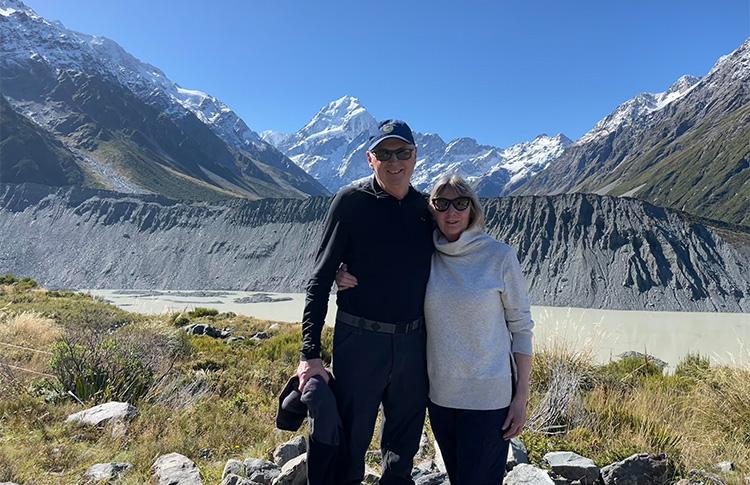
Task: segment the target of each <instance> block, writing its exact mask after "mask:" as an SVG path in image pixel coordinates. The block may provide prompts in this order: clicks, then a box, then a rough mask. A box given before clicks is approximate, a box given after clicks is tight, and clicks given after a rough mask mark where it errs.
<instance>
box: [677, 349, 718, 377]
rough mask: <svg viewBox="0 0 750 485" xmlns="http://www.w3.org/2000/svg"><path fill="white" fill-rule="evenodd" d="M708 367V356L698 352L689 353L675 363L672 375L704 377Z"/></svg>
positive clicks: (709, 366)
mask: <svg viewBox="0 0 750 485" xmlns="http://www.w3.org/2000/svg"><path fill="white" fill-rule="evenodd" d="M710 368H711V361H710V360H709V359H708V357H703V356H702V355H700V354H693V353H689V354H687V355H686V356H685V357H683V359H682V360H681V361H680V362H679V363H678V364H677V367H675V371H674V375H675V376H679V377H685V378H688V379H693V380H701V379H703V378H704V377H706V375H707V373H708V371H709V369H710Z"/></svg>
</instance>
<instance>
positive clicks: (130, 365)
mask: <svg viewBox="0 0 750 485" xmlns="http://www.w3.org/2000/svg"><path fill="white" fill-rule="evenodd" d="M182 342H183V341H182V340H181V339H179V338H174V336H172V335H169V334H164V333H160V332H154V331H152V330H151V329H148V328H139V329H136V330H130V331H128V329H123V330H121V331H118V332H111V331H103V330H102V329H97V328H91V327H84V328H82V329H80V330H78V331H75V332H70V333H68V334H67V335H66V336H64V337H63V338H61V339H59V340H58V341H57V342H55V344H53V346H52V357H51V359H50V369H51V370H52V373H53V374H54V375H55V376H56V377H57V379H58V381H59V382H60V386H61V387H62V390H63V391H65V392H72V393H73V394H75V396H76V397H78V398H79V399H80V400H82V401H94V402H105V401H110V400H119V401H127V402H131V403H132V402H135V401H137V400H138V399H140V398H141V397H143V396H144V395H145V394H146V393H147V392H148V390H149V389H150V387H151V385H152V384H153V383H154V382H155V380H156V379H157V376H158V374H159V373H161V372H167V370H168V369H170V368H171V367H172V363H173V362H174V360H175V359H176V358H177V356H178V355H179V354H180V353H181V351H182V350H183V347H182Z"/></svg>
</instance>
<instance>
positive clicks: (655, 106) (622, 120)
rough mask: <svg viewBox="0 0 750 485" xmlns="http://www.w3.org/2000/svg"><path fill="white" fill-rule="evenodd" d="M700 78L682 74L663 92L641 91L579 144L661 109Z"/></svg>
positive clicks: (608, 116)
mask: <svg viewBox="0 0 750 485" xmlns="http://www.w3.org/2000/svg"><path fill="white" fill-rule="evenodd" d="M699 82H700V78H697V77H694V76H688V75H684V76H681V77H680V78H679V79H678V80H677V81H676V82H675V83H674V84H672V86H670V87H669V89H667V90H666V91H664V92H661V93H641V94H639V95H637V96H635V97H634V98H631V99H629V100H627V101H625V102H624V103H622V104H621V105H619V106H618V107H617V108H616V109H615V110H614V111H613V112H612V113H610V114H609V115H607V116H606V117H605V118H603V119H602V120H600V121H599V122H598V123H597V124H596V125H595V126H594V128H592V129H591V131H589V132H588V133H586V134H585V135H583V136H582V137H581V138H580V139H579V140H578V141H576V144H577V145H581V144H584V143H588V142H591V141H593V140H596V139H599V138H602V137H605V136H607V135H609V134H610V133H613V132H615V131H617V130H618V129H620V128H621V127H624V126H629V125H632V124H633V123H635V122H636V121H637V120H639V119H641V118H642V117H644V116H645V115H647V114H649V113H653V112H654V111H659V110H661V109H663V108H664V107H666V106H667V105H669V104H670V103H672V102H674V101H676V100H678V99H680V98H682V97H683V96H685V95H686V94H687V93H689V92H690V91H691V90H692V89H693V88H694V87H695V86H696V85H697V84H698V83H699Z"/></svg>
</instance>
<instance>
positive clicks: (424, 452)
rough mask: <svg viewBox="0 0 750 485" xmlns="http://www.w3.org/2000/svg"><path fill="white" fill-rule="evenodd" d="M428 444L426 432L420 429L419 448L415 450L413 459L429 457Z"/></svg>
mask: <svg viewBox="0 0 750 485" xmlns="http://www.w3.org/2000/svg"><path fill="white" fill-rule="evenodd" d="M429 446H430V439H429V438H428V437H427V433H426V432H425V431H422V437H421V438H420V439H419V450H418V451H417V454H416V455H415V456H414V460H415V461H419V460H424V459H426V458H429V456H428V455H429V450H428V448H429Z"/></svg>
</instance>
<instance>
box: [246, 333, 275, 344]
mask: <svg viewBox="0 0 750 485" xmlns="http://www.w3.org/2000/svg"><path fill="white" fill-rule="evenodd" d="M269 338H271V336H270V335H268V332H257V333H256V334H255V335H253V336H252V337H250V340H255V341H256V342H260V341H261V340H268V339H269Z"/></svg>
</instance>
